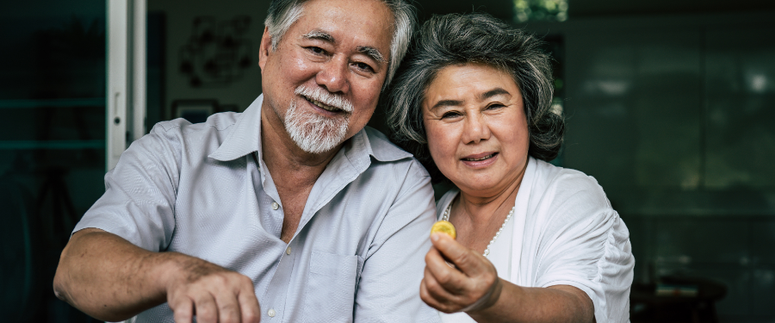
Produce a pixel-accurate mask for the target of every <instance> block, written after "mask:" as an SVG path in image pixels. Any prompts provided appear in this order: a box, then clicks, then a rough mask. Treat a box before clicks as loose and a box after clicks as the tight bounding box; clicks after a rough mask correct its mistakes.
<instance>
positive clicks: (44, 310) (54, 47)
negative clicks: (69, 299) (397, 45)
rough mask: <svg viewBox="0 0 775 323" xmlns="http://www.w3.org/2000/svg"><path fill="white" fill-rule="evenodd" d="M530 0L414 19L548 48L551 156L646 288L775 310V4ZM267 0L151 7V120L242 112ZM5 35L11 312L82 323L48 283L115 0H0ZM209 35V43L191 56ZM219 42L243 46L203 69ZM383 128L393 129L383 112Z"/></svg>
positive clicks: (1, 99) (94, 150) (459, 6)
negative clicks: (680, 277) (548, 6)
mask: <svg viewBox="0 0 775 323" xmlns="http://www.w3.org/2000/svg"><path fill="white" fill-rule="evenodd" d="M520 1H521V0H520ZM520 1H512V0H488V1H460V0H457V1H430V0H424V1H416V2H415V4H416V5H417V7H418V9H419V12H418V13H419V18H420V19H421V20H425V19H427V18H428V17H430V15H432V14H443V13H448V12H471V11H485V12H488V13H490V14H492V15H494V16H496V17H499V18H501V19H503V20H504V21H508V22H511V23H513V24H515V25H519V26H521V27H524V28H526V29H527V30H529V31H531V32H534V33H536V34H537V35H539V36H540V37H542V38H544V39H546V40H547V41H548V46H547V50H548V51H550V52H552V54H553V56H554V57H555V59H556V66H555V69H556V71H555V76H556V78H557V80H559V82H556V83H555V84H556V89H557V97H556V104H557V105H558V107H561V108H562V109H563V111H564V113H565V115H566V116H567V118H568V132H567V136H566V144H565V148H564V150H563V152H562V154H561V156H560V157H559V158H558V160H556V161H555V163H557V164H559V165H562V166H565V167H571V168H576V169H579V170H582V171H584V172H586V173H587V174H590V175H592V176H594V177H595V178H596V179H597V180H598V181H599V182H600V183H601V185H602V186H603V187H604V188H605V190H606V193H607V194H608V196H609V199H610V200H611V202H612V204H613V205H614V207H615V208H616V209H617V210H618V211H619V213H620V214H621V216H622V218H623V219H624V220H625V222H626V223H627V225H628V226H629V228H630V231H631V234H632V243H633V248H634V253H635V257H636V263H637V265H636V277H635V278H636V282H638V283H649V282H655V281H658V280H659V279H660V277H662V276H664V275H669V274H675V273H680V274H684V275H688V276H692V277H707V278H710V279H712V280H714V281H717V282H720V283H721V284H723V285H724V286H726V287H727V294H726V296H725V297H724V298H723V299H722V300H721V301H719V302H718V304H717V309H718V313H719V315H720V317H721V321H722V322H773V321H775V308H773V307H772V306H771V304H773V302H775V252H773V251H772V249H773V248H772V246H775V171H773V170H772V168H771V167H769V166H770V164H771V163H772V162H771V161H772V160H773V157H775V127H772V126H771V125H769V120H772V119H773V117H774V116H775V107H774V106H773V105H775V42H773V40H772V35H773V34H775V25H774V24H773V22H771V21H772V20H773V19H772V18H775V2H772V1H768V0H748V1H736V2H726V1H719V0H713V1H698V0H695V1H680V2H676V1H668V0H658V1H640V2H633V1H614V0H569V1H568V2H566V3H567V5H568V7H567V8H568V10H567V19H565V20H564V21H563V22H550V21H546V20H530V21H527V22H524V21H520V20H519V19H517V18H516V17H517V15H518V10H516V9H515V3H520ZM557 2H558V3H559V2H560V1H557ZM521 3H527V4H528V5H529V4H533V5H535V4H536V3H537V2H536V1H522V2H521ZM267 6H268V2H267V1H248V0H242V1H230V2H228V3H222V2H212V1H205V0H193V1H182V0H165V1H160V0H149V1H148V11H149V17H148V31H149V35H148V57H149V59H148V64H149V67H148V87H149V88H148V95H149V101H148V120H147V121H148V122H147V123H148V124H149V125H150V124H153V123H154V122H156V121H159V120H163V119H167V118H171V117H175V116H176V114H175V111H174V109H173V106H174V105H175V102H181V101H180V100H207V102H213V101H215V102H217V104H216V108H217V110H236V111H241V110H243V109H244V108H245V107H247V105H248V104H249V103H250V102H251V101H252V100H253V99H254V98H255V97H256V96H258V94H260V71H259V70H258V67H257V66H256V62H257V60H256V59H257V50H258V48H257V46H258V42H259V39H260V35H261V31H262V29H263V19H264V16H265V10H266V7H267ZM533 9H536V7H533ZM536 10H537V9H536ZM208 32H209V33H210V36H207V33H208ZM208 37H210V38H208ZM229 37H230V42H220V43H219V42H217V41H213V39H221V40H224V39H227V38H229ZM208 39H209V41H208ZM0 41H1V42H2V47H0V48H2V49H0V112H2V113H4V118H0V174H1V175H0V203H2V205H3V211H2V216H3V221H4V224H5V225H4V228H5V229H3V230H4V231H3V234H2V235H0V236H2V239H4V240H3V254H2V256H3V258H2V261H1V262H0V265H2V267H0V268H2V271H1V272H0V280H1V281H2V285H0V290H2V291H3V294H2V295H3V298H2V303H0V315H1V316H2V317H4V318H7V320H8V321H11V322H89V321H91V320H90V319H89V318H88V317H86V316H84V315H83V314H82V313H80V312H78V311H77V310H74V309H72V308H71V307H69V306H68V305H66V304H64V303H62V302H61V301H58V300H57V299H56V298H54V297H53V293H52V292H51V278H52V277H53V271H54V268H55V266H56V262H57V261H58V254H59V252H60V251H61V248H62V247H63V246H64V243H65V242H66V239H67V236H68V234H69V231H70V229H71V228H72V226H73V225H74V223H75V221H77V219H78V218H79V217H80V215H82V214H83V213H84V212H85V211H86V209H88V207H89V206H90V205H91V204H92V203H93V202H94V200H96V198H97V197H99V195H100V194H101V192H102V191H103V190H104V184H103V183H102V175H103V174H104V154H105V150H104V139H105V131H104V129H105V128H104V127H105V125H104V119H105V112H104V101H105V99H104V96H105V94H104V93H105V92H104V91H105V77H106V75H105V73H106V72H105V2H104V1H99V0H67V1H51V0H39V1H27V2H18V3H4V4H2V5H0ZM198 41H199V43H198V44H205V45H206V46H209V47H207V48H208V49H207V50H202V51H199V52H196V51H192V50H191V46H190V45H191V44H193V43H196V42H198ZM208 53H210V54H211V55H212V53H216V54H217V53H221V54H229V55H232V54H233V55H232V56H229V57H231V58H229V59H226V60H220V61H217V62H216V63H217V64H215V63H213V64H209V65H208V64H207V58H208V57H209V56H207V55H208ZM224 56H226V55H222V56H221V57H224ZM208 73H209V74H208ZM372 125H373V126H375V127H377V128H381V129H384V128H385V127H384V120H383V119H382V118H381V115H380V114H379V113H378V114H377V115H376V116H375V118H374V120H373V122H372Z"/></svg>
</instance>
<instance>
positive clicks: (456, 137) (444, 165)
mask: <svg viewBox="0 0 775 323" xmlns="http://www.w3.org/2000/svg"><path fill="white" fill-rule="evenodd" d="M422 111H423V122H424V123H425V129H426V130H425V131H426V135H427V138H428V147H429V148H430V152H431V157H433V161H434V162H435V163H436V165H437V166H438V167H439V170H441V172H442V173H443V174H444V176H446V177H447V178H449V179H450V180H451V181H452V182H453V183H454V184H455V185H456V186H457V187H458V188H460V190H461V191H463V192H465V193H467V194H471V195H476V196H482V197H491V196H494V195H495V194H498V193H499V192H501V191H503V190H505V189H506V188H507V187H508V186H509V185H511V184H513V183H514V182H515V181H516V180H518V179H519V178H520V175H521V173H522V171H523V170H524V168H525V166H526V165H527V156H528V155H527V151H528V147H529V136H528V130H527V120H526V118H525V110H524V106H523V102H522V94H521V93H520V91H519V88H518V87H517V84H516V83H515V82H514V79H513V78H512V77H511V75H510V74H508V73H506V72H504V71H501V70H499V69H497V68H495V67H491V66H488V65H484V64H471V63H469V64H464V65H452V66H448V67H445V68H444V69H442V70H441V71H439V73H438V74H437V75H436V78H435V79H434V80H433V81H432V82H431V84H430V85H429V86H428V88H427V89H426V91H425V97H424V100H423V102H422Z"/></svg>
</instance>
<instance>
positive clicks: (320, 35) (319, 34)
mask: <svg viewBox="0 0 775 323" xmlns="http://www.w3.org/2000/svg"><path fill="white" fill-rule="evenodd" d="M302 37H304V38H307V39H319V40H322V41H327V42H329V43H336V40H335V39H334V36H331V34H329V33H327V32H325V31H320V30H313V31H310V32H308V33H306V34H304V35H302Z"/></svg>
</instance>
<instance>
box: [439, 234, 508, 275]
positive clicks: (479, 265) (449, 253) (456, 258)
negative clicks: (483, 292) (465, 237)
mask: <svg viewBox="0 0 775 323" xmlns="http://www.w3.org/2000/svg"><path fill="white" fill-rule="evenodd" d="M431 243H433V246H434V247H436V249H437V250H438V251H439V252H441V254H442V255H443V257H445V258H447V259H449V260H450V261H451V262H452V263H454V264H455V266H456V267H457V268H458V269H460V271H462V272H463V273H465V274H466V276H469V277H474V276H477V275H480V274H481V273H482V272H487V271H489V269H490V268H488V267H491V264H490V263H489V261H488V260H487V258H485V257H484V256H482V255H480V254H478V253H476V252H474V251H473V250H471V249H468V248H466V247H465V246H463V245H462V244H460V243H458V242H457V241H455V240H454V239H452V238H451V237H449V236H447V235H444V234H438V233H434V234H433V235H431ZM492 269H493V270H494V268H492Z"/></svg>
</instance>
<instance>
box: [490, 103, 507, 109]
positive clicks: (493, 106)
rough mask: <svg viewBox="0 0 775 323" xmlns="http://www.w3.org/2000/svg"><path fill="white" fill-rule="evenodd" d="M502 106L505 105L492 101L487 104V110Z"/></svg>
mask: <svg viewBox="0 0 775 323" xmlns="http://www.w3.org/2000/svg"><path fill="white" fill-rule="evenodd" d="M502 107H505V105H503V104H500V103H493V104H490V105H488V106H487V110H494V109H500V108H502Z"/></svg>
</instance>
